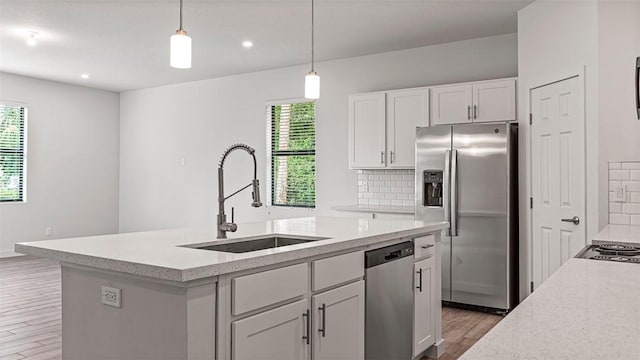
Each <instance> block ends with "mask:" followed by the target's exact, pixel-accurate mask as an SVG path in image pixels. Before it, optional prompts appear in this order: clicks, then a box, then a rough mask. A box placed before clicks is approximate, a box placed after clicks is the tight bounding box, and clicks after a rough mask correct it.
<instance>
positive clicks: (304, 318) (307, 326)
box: [302, 309, 311, 345]
mask: <svg viewBox="0 0 640 360" xmlns="http://www.w3.org/2000/svg"><path fill="white" fill-rule="evenodd" d="M302 322H303V324H304V325H303V326H304V329H305V332H306V335H302V340H304V341H305V342H306V343H307V345H308V344H309V334H310V333H311V321H309V309H307V311H305V312H304V313H302Z"/></svg>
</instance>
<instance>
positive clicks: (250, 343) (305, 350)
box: [231, 299, 310, 360]
mask: <svg viewBox="0 0 640 360" xmlns="http://www.w3.org/2000/svg"><path fill="white" fill-rule="evenodd" d="M308 309H309V301H308V300H306V299H305V300H300V301H298V302H295V303H293V304H289V305H284V306H281V307H279V308H275V309H273V310H269V311H265V312H263V313H260V314H258V315H254V316H250V317H248V318H246V319H242V320H238V321H234V322H233V323H232V324H231V331H232V358H233V359H235V360H249V359H251V360H255V359H265V360H266V359H271V360H276V359H277V360H305V359H309V349H310V345H309V344H308V341H307V340H306V339H305V338H304V337H306V336H307V335H308V333H307V332H308V331H309V329H310V326H307V323H308V321H310V319H309V317H308V316H307V314H308V312H307V310H308Z"/></svg>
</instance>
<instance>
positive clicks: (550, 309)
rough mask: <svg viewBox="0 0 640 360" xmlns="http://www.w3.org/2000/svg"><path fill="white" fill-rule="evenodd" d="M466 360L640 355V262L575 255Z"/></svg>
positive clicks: (627, 358) (631, 358)
mask: <svg viewBox="0 0 640 360" xmlns="http://www.w3.org/2000/svg"><path fill="white" fill-rule="evenodd" d="M460 359H461V360H473V359H483V360H485V359H527V360H530V359H620V360H637V359H640V265H638V264H623V263H616V262H609V261H594V260H589V259H575V258H572V259H569V260H568V261H567V262H566V263H565V264H564V265H563V266H561V267H560V268H559V269H558V270H557V271H556V272H555V273H554V274H553V275H552V276H551V277H549V279H547V280H546V281H545V282H544V283H543V284H542V285H541V286H540V287H539V288H538V289H536V291H535V292H534V293H533V294H531V295H530V296H529V297H528V298H527V299H525V300H524V301H523V302H522V303H521V304H520V305H519V306H518V307H516V308H515V310H513V312H511V313H510V314H509V315H508V316H507V317H506V318H505V319H504V320H502V321H501V322H500V323H498V325H496V327H495V328H493V329H492V330H491V331H489V333H487V335H485V336H484V337H483V338H482V339H480V341H478V342H477V343H476V344H475V345H474V346H473V347H471V348H470V349H469V350H468V351H467V352H466V353H465V354H464V355H463V356H462V357H461V358H460Z"/></svg>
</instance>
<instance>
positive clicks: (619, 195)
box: [612, 185, 627, 202]
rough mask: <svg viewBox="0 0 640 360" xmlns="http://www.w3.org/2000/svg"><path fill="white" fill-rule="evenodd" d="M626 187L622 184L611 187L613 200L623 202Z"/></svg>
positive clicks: (625, 195)
mask: <svg viewBox="0 0 640 360" xmlns="http://www.w3.org/2000/svg"><path fill="white" fill-rule="evenodd" d="M626 190H627V189H626V188H625V186H624V185H616V186H614V188H613V199H612V201H615V202H625V201H626V200H627V191H626Z"/></svg>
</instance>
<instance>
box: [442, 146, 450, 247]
mask: <svg viewBox="0 0 640 360" xmlns="http://www.w3.org/2000/svg"><path fill="white" fill-rule="evenodd" d="M450 164H451V150H445V152H444V174H443V177H444V179H443V180H444V181H443V182H444V183H443V184H442V206H443V207H444V221H446V222H448V223H449V227H448V228H447V231H446V236H451V209H449V201H450V200H449V199H450V194H451V191H450V188H451V171H450V169H451V165H450Z"/></svg>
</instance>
